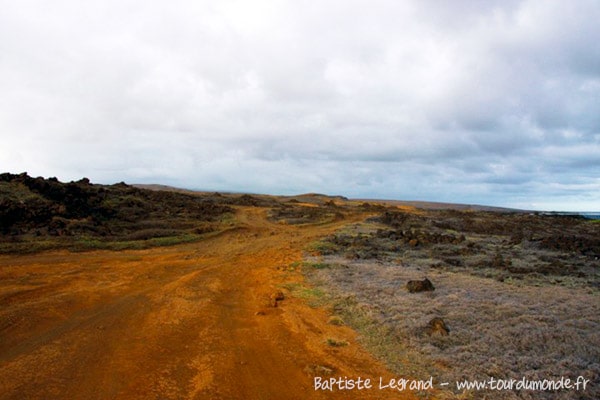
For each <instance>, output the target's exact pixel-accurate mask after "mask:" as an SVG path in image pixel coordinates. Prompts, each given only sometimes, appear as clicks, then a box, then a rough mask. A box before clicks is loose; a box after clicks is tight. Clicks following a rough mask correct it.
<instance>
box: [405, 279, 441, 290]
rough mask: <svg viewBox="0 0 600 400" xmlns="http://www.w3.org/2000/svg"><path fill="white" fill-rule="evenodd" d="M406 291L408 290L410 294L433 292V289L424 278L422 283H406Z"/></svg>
mask: <svg viewBox="0 0 600 400" xmlns="http://www.w3.org/2000/svg"><path fill="white" fill-rule="evenodd" d="M406 289H408V291H409V292H410V293H419V292H431V291H434V290H435V287H434V286H433V284H432V283H431V281H430V280H429V279H427V278H425V279H423V280H422V281H408V282H407V283H406Z"/></svg>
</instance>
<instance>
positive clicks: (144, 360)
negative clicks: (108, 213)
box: [0, 208, 411, 400]
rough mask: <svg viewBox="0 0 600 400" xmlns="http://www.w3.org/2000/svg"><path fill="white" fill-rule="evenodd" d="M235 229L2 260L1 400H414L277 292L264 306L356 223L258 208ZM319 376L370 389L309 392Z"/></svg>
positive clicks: (352, 344) (340, 334)
mask: <svg viewBox="0 0 600 400" xmlns="http://www.w3.org/2000/svg"><path fill="white" fill-rule="evenodd" d="M237 218H238V221H239V222H240V223H239V225H238V226H237V227H236V228H234V229H231V230H229V231H226V232H224V233H221V234H219V235H217V236H214V237H212V238H209V239H206V240H204V241H202V242H198V243H192V244H184V245H178V246H173V247H162V248H154V249H148V250H131V251H120V252H115V251H93V252H85V253H70V252H67V251H56V252H49V253H43V254H35V255H23V256H6V255H5V256H0V399H15V400H17V399H18V400H23V399H69V400H73V399H86V400H90V399H156V400H159V399H161V400H162V399H190V400H191V399H245V400H254V399H256V400H259V399H355V398H356V399H358V398H360V399H395V398H411V397H407V396H410V393H403V392H399V391H396V390H393V389H383V390H381V389H379V388H378V385H379V377H380V376H383V377H384V378H385V379H389V378H391V377H393V376H392V375H391V374H390V373H389V372H387V371H386V370H385V368H384V367H383V366H382V365H381V364H380V363H378V362H377V361H376V360H374V359H373V358H372V357H371V356H370V355H369V354H368V353H366V352H365V351H364V350H363V349H362V348H361V347H360V346H359V344H357V341H356V334H355V333H354V332H353V331H352V330H350V329H349V328H347V327H343V326H342V327H340V326H333V325H329V324H327V319H328V315H327V313H326V311H325V310H322V309H314V308H311V307H309V306H308V305H306V304H305V302H304V301H303V300H301V299H298V298H293V297H290V296H287V295H288V293H287V292H286V291H285V290H283V292H284V294H286V299H285V300H283V301H280V302H279V305H278V307H273V306H271V305H270V299H269V296H270V295H271V294H272V293H273V292H275V291H276V290H278V289H281V287H282V286H281V285H282V284H284V283H286V282H288V283H289V282H301V281H302V277H301V275H300V274H299V273H298V272H297V271H294V272H290V271H286V270H285V268H281V267H286V266H288V265H289V264H290V263H292V262H294V261H299V260H301V257H302V249H303V248H304V247H305V246H306V245H307V244H308V243H309V242H310V241H313V240H315V239H316V238H318V237H320V236H323V235H325V234H327V233H329V232H332V231H333V230H334V229H337V228H339V227H341V226H343V225H344V224H345V223H348V222H349V221H350V219H349V220H347V221H339V222H336V223H331V224H326V225H318V226H317V225H315V226H301V227H300V226H297V227H294V226H287V225H283V224H276V223H270V222H268V221H267V220H266V218H265V215H264V210H261V209H256V208H241V209H239V210H238V215H237ZM329 337H335V338H337V339H340V340H346V341H348V342H349V345H348V346H345V347H331V346H328V345H327V343H326V340H327V338H329ZM323 367H326V368H329V369H332V370H333V373H332V374H331V375H325V373H324V372H323V371H326V370H324V369H323ZM315 376H323V377H324V378H330V377H338V376H341V377H344V376H347V377H348V378H354V379H356V378H358V377H362V378H371V379H372V380H373V382H372V384H373V388H372V389H370V390H367V389H365V390H357V389H354V390H345V391H340V390H334V391H333V392H331V391H321V390H319V391H315V389H314V387H313V379H314V377H315Z"/></svg>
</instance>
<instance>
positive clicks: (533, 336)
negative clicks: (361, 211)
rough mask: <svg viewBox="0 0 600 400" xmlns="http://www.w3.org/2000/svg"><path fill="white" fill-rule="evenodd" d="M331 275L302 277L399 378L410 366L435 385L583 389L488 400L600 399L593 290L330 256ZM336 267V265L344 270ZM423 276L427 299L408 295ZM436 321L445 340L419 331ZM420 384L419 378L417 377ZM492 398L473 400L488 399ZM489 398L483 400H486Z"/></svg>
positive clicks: (598, 312)
mask: <svg viewBox="0 0 600 400" xmlns="http://www.w3.org/2000/svg"><path fill="white" fill-rule="evenodd" d="M323 261H324V262H327V263H329V264H330V265H332V266H333V267H332V268H322V269H312V270H307V271H308V272H307V273H308V276H309V279H310V281H311V282H313V283H315V284H317V285H319V287H322V288H327V291H328V292H330V293H332V295H333V297H334V299H337V301H334V312H336V313H337V314H338V315H340V316H341V317H342V318H343V319H344V321H345V322H346V323H347V324H348V325H351V326H354V327H355V328H357V329H358V330H359V331H360V332H361V333H362V341H363V343H365V344H366V345H367V346H368V347H369V348H370V349H371V350H372V351H374V353H375V354H377V355H378V356H379V357H382V358H383V359H385V360H386V361H387V362H388V363H389V364H390V365H391V366H392V367H393V368H394V369H395V370H396V371H397V372H401V373H410V371H406V370H404V369H403V368H404V366H403V362H402V361H403V360H406V359H407V358H408V359H410V362H411V363H413V364H416V366H415V369H414V370H413V371H412V372H413V373H415V372H416V373H423V374H427V373H432V374H434V377H435V378H436V379H439V381H446V382H452V383H453V382H455V381H459V380H462V379H485V378H487V377H494V378H502V379H506V378H515V379H520V378H522V377H526V378H527V379H557V378H560V377H561V376H565V377H569V378H571V379H576V378H577V376H579V375H582V376H584V377H585V378H586V379H590V381H591V385H592V386H591V387H590V386H589V387H588V389H587V391H585V392H578V393H577V392H560V393H543V392H524V391H522V392H509V391H504V392H494V393H493V394H492V395H493V398H494V399H563V398H564V399H567V398H568V399H573V398H581V399H597V398H600V389H599V388H598V383H599V381H600V297H599V296H600V294H599V293H598V291H597V290H595V289H593V288H589V287H588V288H585V287H566V286H556V285H544V286H541V287H537V286H532V285H527V284H526V283H524V282H519V284H518V285H516V284H512V283H511V282H510V281H505V282H499V281H497V280H495V279H488V278H484V277H478V276H473V275H472V274H469V273H466V272H453V271H443V270H437V269H431V268H429V267H426V266H424V263H420V264H419V265H418V266H410V265H408V266H407V265H404V266H401V265H399V264H396V263H381V262H374V261H371V262H369V261H348V260H341V259H340V258H337V257H334V256H331V257H326V258H325V259H324V260H323ZM341 263H343V264H341ZM425 276H427V277H428V278H429V279H431V280H432V282H433V284H434V285H435V287H436V290H435V291H434V292H428V293H419V294H411V293H408V291H407V290H406V289H404V287H403V286H404V285H405V284H406V282H407V281H408V280H414V279H422V278H423V277H425ZM434 317H441V318H443V319H444V320H445V321H446V323H447V325H448V326H449V328H450V331H451V332H450V335H449V336H428V335H426V334H424V333H423V329H422V328H423V327H424V326H426V325H427V323H428V321H429V320H431V318H434ZM417 378H419V377H418V376H417ZM489 395H490V394H489V393H484V392H479V393H473V396H474V397H473V398H486V397H485V396H489ZM487 398H490V397H487Z"/></svg>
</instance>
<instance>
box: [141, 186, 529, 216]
mask: <svg viewBox="0 0 600 400" xmlns="http://www.w3.org/2000/svg"><path fill="white" fill-rule="evenodd" d="M132 186H134V187H137V188H140V189H149V190H157V191H163V190H166V191H172V192H179V193H192V194H193V193H199V194H205V193H213V192H214V191H212V192H211V191H206V190H191V189H183V188H177V187H173V186H168V185H160V184H133V185H132ZM222 193H228V194H231V193H234V192H222ZM237 194H242V193H237ZM249 194H250V193H249ZM251 194H252V195H256V196H272V197H275V198H280V199H288V200H292V199H293V200H298V201H307V202H315V201H316V202H319V201H318V199H321V202H322V201H324V200H325V199H331V200H337V201H362V202H368V203H377V204H385V205H395V206H408V207H415V208H421V209H424V210H457V211H490V212H517V213H519V212H522V213H529V212H536V211H532V210H521V209H517V208H508V207H494V206H485V205H480V204H459V203H443V202H435V201H419V200H386V199H354V198H352V199H349V198H347V197H344V196H340V195H327V194H322V193H302V194H297V195H289V196H280V195H268V194H256V193H251Z"/></svg>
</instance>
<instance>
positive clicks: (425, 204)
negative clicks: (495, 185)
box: [356, 199, 534, 213]
mask: <svg viewBox="0 0 600 400" xmlns="http://www.w3.org/2000/svg"><path fill="white" fill-rule="evenodd" d="M356 200H359V201H366V202H371V203H381V204H389V205H398V206H409V207H415V208H421V209H424V210H457V211H491V212H516V213H529V212H534V211H531V210H520V209H517V208H508V207H494V206H484V205H480V204H458V203H441V202H435V201H418V200H415V201H412V200H376V199H356Z"/></svg>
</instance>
